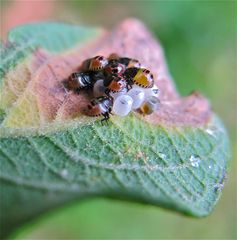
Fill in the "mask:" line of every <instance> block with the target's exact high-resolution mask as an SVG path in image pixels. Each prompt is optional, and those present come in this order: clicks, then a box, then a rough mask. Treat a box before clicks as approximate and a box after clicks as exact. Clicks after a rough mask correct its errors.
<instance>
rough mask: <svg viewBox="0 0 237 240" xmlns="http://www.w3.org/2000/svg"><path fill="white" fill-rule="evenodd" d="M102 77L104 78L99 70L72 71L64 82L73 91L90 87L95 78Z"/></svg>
mask: <svg viewBox="0 0 237 240" xmlns="http://www.w3.org/2000/svg"><path fill="white" fill-rule="evenodd" d="M102 78H104V76H103V74H102V73H101V72H92V71H86V72H74V73H72V74H71V75H70V76H69V78H68V80H67V82H66V87H67V88H68V89H70V90H73V91H80V90H81V89H90V88H92V87H93V85H94V83H95V82H96V81H97V80H99V79H102Z"/></svg>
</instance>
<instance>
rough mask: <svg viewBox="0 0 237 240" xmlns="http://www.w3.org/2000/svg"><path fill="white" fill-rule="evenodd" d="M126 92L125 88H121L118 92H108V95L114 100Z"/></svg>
mask: <svg viewBox="0 0 237 240" xmlns="http://www.w3.org/2000/svg"><path fill="white" fill-rule="evenodd" d="M126 93H127V88H124V89H122V90H121V91H120V92H115V93H113V92H110V96H111V97H112V98H113V99H114V100H115V99H116V98H117V97H119V96H121V95H124V94H126Z"/></svg>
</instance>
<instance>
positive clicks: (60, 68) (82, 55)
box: [33, 19, 210, 125]
mask: <svg viewBox="0 0 237 240" xmlns="http://www.w3.org/2000/svg"><path fill="white" fill-rule="evenodd" d="M112 52H116V53H118V54H119V55H121V56H127V57H132V58H136V59H139V61H140V62H141V63H142V65H144V66H146V67H147V68H148V69H150V70H151V71H152V72H153V74H154V77H155V83H156V84H157V86H158V87H159V88H160V100H161V107H160V109H159V110H158V111H157V112H156V113H154V114H152V115H150V116H147V117H145V119H146V120H147V121H149V122H151V123H159V122H164V123H166V124H171V125H200V124H204V123H207V122H208V120H209V117H210V106H209V102H208V101H207V100H206V99H205V98H204V97H202V96H201V95H200V94H198V93H196V92H194V93H192V94H191V95H190V96H188V97H184V98H182V97H180V96H179V95H178V93H177V92H176V89H175V86H174V84H173V81H172V79H171V77H170V74H169V72H168V69H167V66H166V63H165V59H164V54H163V50H162V47H161V46H160V44H159V42H157V40H156V39H154V37H153V36H152V35H151V34H150V33H149V31H148V30H147V29H146V27H145V26H144V25H143V24H142V23H141V22H140V21H138V20H134V19H128V20H126V21H124V22H122V23H121V24H119V25H118V26H117V27H116V28H115V29H114V30H113V31H111V32H105V33H104V35H103V36H102V37H98V39H95V40H94V41H93V42H90V43H88V44H87V45H86V46H85V47H84V48H81V49H78V50H77V49H74V50H73V51H70V52H66V53H63V54H61V55H57V56H51V57H50V58H49V59H48V61H46V62H45V63H44V64H43V65H42V66H41V68H40V70H39V71H38V72H37V74H36V76H34V78H33V83H34V92H35V94H36V97H37V102H38V107H39V111H40V115H41V118H42V121H43V122H45V121H46V122H47V121H52V120H54V119H56V120H58V121H61V120H66V119H71V118H75V117H77V116H80V115H81V114H83V112H84V109H85V107H86V106H87V104H88V102H89V100H90V96H88V95H87V94H86V93H80V94H75V93H72V92H70V91H67V90H66V89H65V88H64V86H63V80H64V79H65V78H67V77H68V76H69V75H70V73H71V72H73V71H75V70H77V69H78V68H79V66H80V64H81V62H82V61H83V60H84V59H86V58H90V57H92V56H96V55H99V54H101V55H104V56H108V55H109V54H110V53H112Z"/></svg>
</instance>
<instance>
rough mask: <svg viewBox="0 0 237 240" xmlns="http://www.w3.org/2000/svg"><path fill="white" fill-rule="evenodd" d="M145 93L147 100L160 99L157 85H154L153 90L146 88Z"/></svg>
mask: <svg viewBox="0 0 237 240" xmlns="http://www.w3.org/2000/svg"><path fill="white" fill-rule="evenodd" d="M144 92H145V98H148V97H150V96H154V97H158V96H159V93H160V90H159V88H158V87H157V86H156V85H154V86H153V87H152V88H145V89H144Z"/></svg>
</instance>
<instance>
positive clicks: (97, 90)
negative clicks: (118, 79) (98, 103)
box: [93, 79, 105, 97]
mask: <svg viewBox="0 0 237 240" xmlns="http://www.w3.org/2000/svg"><path fill="white" fill-rule="evenodd" d="M93 95H94V97H100V96H103V95H105V86H104V80H102V79H100V80H98V81H96V82H95V84H94V87H93Z"/></svg>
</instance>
